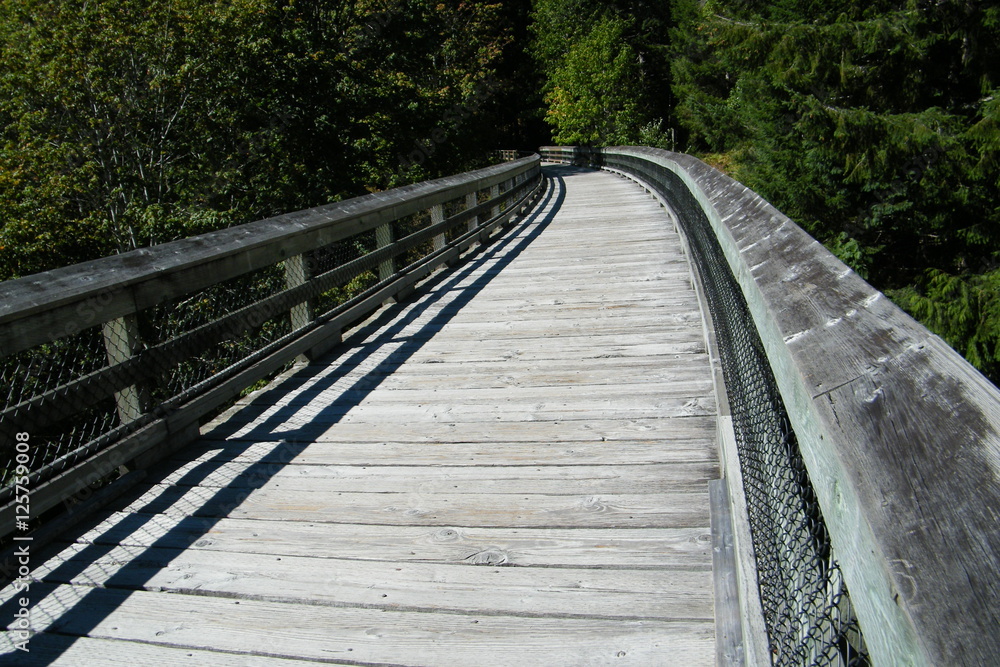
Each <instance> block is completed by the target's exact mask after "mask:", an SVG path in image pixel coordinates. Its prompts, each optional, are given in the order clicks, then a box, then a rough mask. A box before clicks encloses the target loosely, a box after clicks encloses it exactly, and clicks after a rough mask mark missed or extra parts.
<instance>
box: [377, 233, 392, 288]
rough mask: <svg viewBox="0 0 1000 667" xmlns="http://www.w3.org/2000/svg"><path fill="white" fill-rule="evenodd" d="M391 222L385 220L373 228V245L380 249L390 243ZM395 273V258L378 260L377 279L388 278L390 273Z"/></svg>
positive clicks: (390, 275)
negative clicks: (382, 223)
mask: <svg viewBox="0 0 1000 667" xmlns="http://www.w3.org/2000/svg"><path fill="white" fill-rule="evenodd" d="M392 241H393V238H392V223H391V222H387V223H385V224H384V225H379V226H378V227H377V228H376V229H375V246H376V247H377V248H378V249H379V250H381V249H382V248H385V247H386V246H390V245H392ZM394 273H396V260H395V259H394V258H392V257H390V258H389V259H387V260H385V261H383V262H380V263H379V265H378V279H379V280H380V281H381V280H388V279H389V278H391V277H392V274H394Z"/></svg>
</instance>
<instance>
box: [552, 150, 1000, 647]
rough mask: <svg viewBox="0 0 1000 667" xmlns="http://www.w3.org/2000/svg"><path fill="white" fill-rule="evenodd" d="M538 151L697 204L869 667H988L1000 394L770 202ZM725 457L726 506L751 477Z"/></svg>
mask: <svg viewBox="0 0 1000 667" xmlns="http://www.w3.org/2000/svg"><path fill="white" fill-rule="evenodd" d="M540 152H541V155H542V158H543V160H548V161H557V162H569V163H575V164H578V165H594V166H601V167H603V168H605V169H610V170H612V171H618V172H620V173H622V174H627V175H628V176H630V177H632V178H635V179H636V180H639V181H640V182H642V183H644V184H645V185H646V186H647V188H648V189H650V190H651V191H654V192H657V193H659V195H661V196H662V197H664V200H665V202H666V203H667V204H668V205H669V206H671V207H672V208H676V209H677V210H678V215H679V216H680V217H682V218H683V217H684V215H685V214H684V213H683V212H681V211H680V209H684V208H685V206H686V204H685V202H688V205H690V206H693V207H695V208H697V209H700V211H701V212H702V213H703V215H704V217H705V218H707V223H708V225H710V228H711V230H712V234H713V235H714V237H715V239H716V240H717V242H718V245H719V246H720V247H721V251H722V254H723V255H724V257H725V263H727V264H728V269H729V271H731V273H732V276H733V277H734V278H735V281H736V284H738V285H739V290H740V291H741V292H742V295H743V297H744V298H745V301H746V304H747V307H748V310H749V313H750V314H751V316H752V325H753V326H755V327H756V330H757V332H758V334H759V337H760V340H761V342H762V344H763V348H764V350H765V352H766V358H767V361H768V362H769V366H770V370H771V372H773V375H774V378H775V380H776V382H777V386H778V388H779V390H780V395H781V398H782V399H783V401H784V405H785V406H786V408H787V414H788V418H789V420H790V422H791V427H792V430H793V431H794V435H795V436H796V437H797V441H798V446H799V448H800V450H801V455H802V458H803V460H804V461H805V464H806V468H807V470H808V475H809V478H811V480H812V485H813V488H814V490H815V496H816V497H817V498H818V501H819V505H820V506H821V509H822V516H823V517H824V518H825V521H826V527H827V529H828V530H829V535H830V541H831V543H832V546H833V556H834V557H835V559H836V560H837V561H839V563H840V566H841V568H842V570H843V574H844V578H845V579H846V583H847V586H848V588H849V590H850V598H851V600H852V602H853V606H854V608H855V609H856V613H857V616H858V619H859V621H860V625H861V629H862V630H863V633H864V640H865V642H866V643H867V646H868V650H869V651H870V654H871V656H872V659H873V662H874V664H876V665H890V664H894V665H895V664H900V665H985V664H994V663H995V661H996V660H997V656H1000V632H998V630H997V629H998V628H1000V575H998V572H1000V528H998V525H1000V523H998V519H1000V391H998V389H997V387H996V386H994V385H993V384H991V383H990V382H989V381H988V380H987V379H986V378H985V377H983V376H982V375H981V374H980V373H979V372H977V371H976V370H975V369H974V368H973V367H972V366H971V365H969V364H968V363H966V362H965V361H964V360H963V359H962V358H961V357H960V356H959V355H958V354H957V353H956V352H955V351H953V350H952V349H951V348H949V347H948V346H947V345H946V344H945V343H944V342H943V341H942V340H941V339H940V338H938V337H937V336H935V335H933V334H931V333H930V332H929V331H928V330H927V329H926V328H924V327H923V326H921V325H920V324H919V323H917V322H916V321H914V320H913V319H912V318H910V317H909V316H908V315H906V314H905V313H904V312H903V311H902V310H900V309H899V308H897V307H896V306H895V305H893V304H892V303H891V302H890V301H889V300H888V299H887V298H886V297H885V296H884V295H883V294H881V293H880V292H879V291H877V290H876V289H874V288H873V287H872V286H871V285H869V284H868V283H866V282H865V281H864V280H862V279H861V278H860V277H859V276H858V275H857V274H855V273H854V272H853V271H851V270H850V269H849V268H848V267H847V266H845V265H844V264H843V263H842V262H840V261H839V260H838V259H837V258H836V257H834V256H833V255H832V254H831V253H830V252H828V251H827V250H826V249H825V248H823V247H822V246H821V245H820V244H819V243H817V242H816V241H815V240H814V239H812V238H811V237H809V236H808V235H807V234H806V233H805V232H804V231H803V230H802V229H801V228H799V227H798V226H797V225H795V224H794V223H793V222H792V221H791V220H789V219H788V218H787V217H786V216H784V215H782V214H781V213H780V212H779V211H777V210H776V209H775V208H774V207H772V206H771V205H770V204H768V203H767V202H766V201H764V200H763V199H762V198H761V197H760V196H759V195H757V194H756V193H754V192H753V191H751V190H749V189H748V188H746V187H744V186H743V185H741V184H739V183H737V182H736V181H734V180H732V179H731V178H729V177H727V176H725V175H724V174H722V173H720V172H719V171H717V170H715V169H713V168H711V167H709V166H707V165H705V164H704V163H702V162H701V161H699V160H697V159H695V158H693V157H691V156H687V155H680V154H676V153H669V152H667V151H662V150H656V149H648V148H634V147H632V148H630V147H617V148H605V149H593V150H591V149H587V148H574V147H568V148H567V147H546V148H543V149H541V151H540ZM682 223H683V220H682ZM682 227H683V224H682ZM724 439H725V438H724ZM726 449H731V448H726ZM723 453H724V459H725V461H726V475H727V477H728V478H729V480H730V491H731V492H732V491H733V490H734V486H735V487H737V490H738V487H739V486H740V474H741V471H740V466H739V463H738V460H737V457H736V456H735V455H734V454H733V453H732V452H731V451H724V452H723ZM747 502H750V500H749V499H748V500H747ZM734 504H739V503H734ZM738 520H739V519H737V521H738ZM751 583H752V582H751ZM746 584H747V582H744V591H745V592H746V591H750V594H751V595H753V594H756V590H755V589H754V587H753V586H752V585H746ZM750 641H751V642H752V641H753V639H752V638H750Z"/></svg>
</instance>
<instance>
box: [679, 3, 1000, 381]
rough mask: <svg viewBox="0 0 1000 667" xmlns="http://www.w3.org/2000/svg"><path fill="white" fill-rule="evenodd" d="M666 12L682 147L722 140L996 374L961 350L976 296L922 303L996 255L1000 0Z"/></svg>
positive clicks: (976, 275)
mask: <svg viewBox="0 0 1000 667" xmlns="http://www.w3.org/2000/svg"><path fill="white" fill-rule="evenodd" d="M675 11H676V14H677V15H678V16H682V15H683V21H682V24H681V26H680V27H679V28H678V30H677V31H675V34H676V35H677V39H676V41H675V47H676V49H677V50H676V52H675V53H676V62H675V67H674V73H675V92H676V94H677V96H678V98H679V99H680V100H681V102H680V103H679V105H678V110H677V115H678V118H679V120H680V121H681V122H682V123H683V124H684V126H685V128H686V129H687V130H688V132H689V135H688V141H689V144H690V146H691V147H692V148H694V149H696V150H703V151H709V152H720V151H724V152H726V153H727V154H728V156H729V160H730V161H731V164H732V165H733V168H734V171H735V174H736V175H737V176H738V177H739V178H740V179H741V180H743V181H744V182H746V183H747V185H749V186H750V187H752V188H754V189H755V190H757V191H759V192H760V193H761V194H763V195H764V196H765V197H766V198H768V199H769V200H770V201H772V202H773V203H774V204H775V205H776V206H777V207H778V208H780V209H781V210H783V211H784V212H786V213H788V214H789V215H790V216H792V217H793V218H794V219H796V220H797V221H799V222H800V223H801V224H803V225H804V226H805V227H806V228H807V229H808V230H809V231H810V232H811V233H813V234H814V235H815V236H817V237H818V238H819V239H820V240H821V241H823V242H824V243H826V244H827V245H828V246H829V247H830V248H831V249H832V250H833V251H834V252H835V253H836V254H838V255H839V256H840V257H841V258H842V259H843V260H845V261H846V262H847V263H849V264H850V265H852V266H853V267H854V268H855V269H856V270H858V271H859V273H861V274H862V275H864V276H866V277H867V278H869V280H870V281H871V282H872V283H873V284H875V285H876V286H877V287H879V288H880V289H883V290H887V291H888V292H889V293H890V294H896V295H898V297H899V301H900V303H901V305H904V307H908V308H909V309H910V310H911V312H914V314H917V315H918V316H921V317H923V318H924V319H925V321H926V322H927V323H928V324H933V322H934V321H937V324H935V325H933V326H932V328H935V327H936V328H935V330H937V331H940V332H945V334H943V335H946V337H947V338H948V339H949V340H950V341H953V344H955V345H956V347H957V348H958V349H960V350H963V351H965V352H966V353H968V354H969V359H970V361H972V362H973V363H975V364H977V365H979V367H980V368H982V369H983V370H985V371H987V372H988V373H990V374H992V375H993V377H994V378H996V377H998V370H1000V369H998V368H997V367H996V365H994V362H991V361H990V360H989V359H990V356H989V355H988V354H985V353H976V354H972V353H971V352H970V350H973V349H980V350H982V349H983V348H982V344H981V341H983V340H992V339H993V338H991V336H993V334H992V333H991V332H990V328H991V327H995V326H996V324H995V320H992V319H991V318H989V317H986V318H981V317H976V316H975V315H974V312H988V311H989V308H985V309H978V306H976V307H974V302H975V303H979V302H980V301H981V299H979V297H977V299H979V301H976V300H974V299H971V298H969V299H959V300H957V301H956V302H955V304H953V305H955V307H956V308H959V310H961V309H962V308H965V309H967V310H968V312H965V314H964V315H962V314H961V313H960V312H959V311H958V310H955V309H954V308H948V309H940V308H937V309H932V308H930V306H929V305H928V304H931V303H944V302H945V301H947V300H948V299H949V298H950V297H949V296H948V295H954V294H956V293H958V292H956V290H958V288H957V287H955V286H956V285H959V284H961V285H966V286H968V289H967V290H965V292H963V293H968V294H972V293H976V294H987V293H988V288H989V286H990V285H992V284H994V283H993V282H992V281H990V280H987V279H986V278H985V276H986V275H987V274H988V272H989V271H991V270H992V269H994V268H995V267H996V266H997V264H998V262H1000V254H998V251H1000V216H998V209H997V206H996V200H995V193H996V186H997V176H998V173H1000V172H998V169H997V162H996V159H995V156H996V147H997V141H998V137H1000V134H998V131H997V123H996V104H995V102H994V95H995V91H996V87H997V80H996V77H997V69H996V63H997V62H998V58H997V56H998V53H997V44H998V43H1000V34H998V29H1000V20H998V18H1000V15H998V11H1000V10H998V9H997V7H996V6H994V5H992V4H990V3H976V2H961V1H954V0H952V1H946V2H939V3H923V2H914V1H912V0H900V1H897V2H891V1H884V0H883V1H876V2H866V3H861V2H855V1H852V0H841V1H839V2H831V3H822V4H820V3H811V2H795V1H794V0H787V1H785V2H780V3H763V2H759V3H756V2H750V3H748V2H739V3H737V2H719V1H715V2H712V1H710V2H708V3H705V4H704V5H701V4H699V3H697V2H688V1H687V0H677V1H676V2H675ZM944 276H949V278H947V279H946V278H945V277H944ZM955 281H957V282H955ZM983 290H986V291H985V292H984V291H983ZM959 291H961V290H959ZM918 297H919V298H918ZM921 298H922V299H924V300H923V301H921V300H920V299H921ZM983 298H985V297H983ZM987 301H988V299H987ZM977 309H978V310H977ZM932 310H933V311H934V312H935V313H936V314H935V315H934V317H931V312H932ZM935 318H936V320H935ZM946 318H953V322H952V324H950V325H948V324H945V319H946ZM970 322H975V323H976V325H975V327H973V328H972V329H970V328H969V324H968V323H970ZM969 341H977V342H975V343H969ZM970 345H971V347H970Z"/></svg>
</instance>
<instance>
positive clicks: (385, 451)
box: [179, 428, 716, 469]
mask: <svg viewBox="0 0 1000 667" xmlns="http://www.w3.org/2000/svg"><path fill="white" fill-rule="evenodd" d="M709 430H710V429H708V428H706V429H701V430H699V431H697V432H695V433H692V434H687V435H686V434H682V433H673V434H672V437H671V438H670V439H669V440H639V439H632V440H616V441H614V442H613V444H612V445H611V446H610V447H609V446H608V445H606V444H605V441H603V440H600V438H597V439H591V440H589V441H573V440H565V441H562V442H553V441H546V442H538V441H532V440H525V441H523V442H504V441H498V440H488V441H486V442H481V443H470V442H445V441H434V442H399V441H393V440H391V439H389V440H384V441H377V440H376V441H374V442H371V441H369V442H366V441H364V440H361V441H343V442H331V443H307V442H306V441H298V442H295V441H285V442H258V441H254V440H252V439H251V440H232V441H228V442H220V441H212V440H208V439H205V440H203V441H201V442H198V443H195V444H194V445H192V446H191V447H189V448H188V449H186V450H185V452H184V453H183V454H179V455H183V456H184V459H185V460H192V461H200V462H204V461H231V460H234V459H246V460H251V461H254V462H257V463H260V464H263V465H269V466H273V467H274V468H275V469H277V468H279V467H280V466H282V465H285V464H286V463H288V462H290V461H293V460H294V461H295V462H296V463H301V464H312V465H358V466H384V465H398V464H399V463H401V462H402V461H405V462H406V463H407V464H408V465H450V466H458V465H467V466H497V465H522V466H534V465H601V464H607V463H608V462H612V463H614V464H616V465H621V464H630V465H642V464H644V463H651V464H655V463H672V462H696V461H713V462H714V461H716V456H715V452H714V450H713V449H711V448H709V447H706V446H705V441H704V437H705V434H706V433H708V432H709ZM189 457H190V458H189Z"/></svg>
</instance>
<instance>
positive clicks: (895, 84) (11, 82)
mask: <svg viewBox="0 0 1000 667" xmlns="http://www.w3.org/2000/svg"><path fill="white" fill-rule="evenodd" d="M0 87H2V93H0V280H4V279H10V278H14V277H18V276H21V275H26V274H29V273H34V272H37V271H41V270H45V269H49V268H53V267H55V266H60V265H65V264H70V263H73V262H77V261H82V260H85V259H90V258H93V257H98V256H102V255H106V254H110V253H115V252H122V251H126V250H129V249H132V248H136V247H140V246H144V245H149V244H153V243H160V242H163V241H167V240H171V239H175V238H179V237H182V236H185V235H190V234H194V233H199V232H203V231H208V230H211V229H217V228H220V227H224V226H228V225H232V224H238V223H242V222H247V221H250V220H253V219H257V218H261V217H265V216H268V215H272V214H274V213H278V212H282V211H288V210H295V209H300V208H304V207H307V206H313V205H317V204H322V203H326V202H329V201H334V200H337V199H342V198H346V197H352V196H356V195H359V194H364V193H365V192H370V191H375V190H380V189H385V188H389V187H393V186H397V185H401V184H405V183H409V182H413V181H417V180H421V179H425V178H430V177H434V176H439V175H443V174H446V173H452V172H455V171H460V170H464V169H468V168H471V167H475V166H478V165H481V164H483V163H484V162H485V161H486V160H488V159H489V156H490V154H491V151H492V150H494V149H499V148H522V149H527V148H533V147H537V146H538V145H540V144H546V143H561V144H585V145H594V146H600V145H619V144H641V145H650V146H659V147H662V148H669V149H673V150H682V151H686V152H691V153H694V154H696V155H698V156H700V157H702V158H703V159H705V160H706V161H708V162H709V163H711V164H713V165H714V166H716V167H718V168H720V169H722V170H724V171H726V172H727V173H729V174H730V175H732V176H734V177H735V178H737V179H739V180H741V181H742V182H744V183H746V184H747V185H748V186H750V187H751V188H753V189H755V190H756V191H758V192H760V193H761V194H762V195H763V196H764V197H766V198H767V199H768V200H769V201H771V202H772V203H773V204H775V205H776V206H777V207H778V208H779V209H781V210H782V211H784V212H785V213H787V214H788V215H789V216H791V217H792V218H793V219H795V220H796V221H797V222H799V223H800V224H801V225H802V226H803V227H805V228H806V229H807V230H808V231H809V232H810V233H811V234H813V235H814V236H816V237H817V238H818V239H819V240H821V241H822V242H823V243H825V244H826V245H827V246H828V247H829V248H830V249H831V250H832V251H833V252H834V253H836V254H837V255H838V256H839V257H840V258H841V259H843V260H844V261H845V262H846V263H848V264H849V265H850V266H851V267H853V268H854V269H855V270H857V271H858V272H859V273H860V274H861V275H862V276H864V277H866V278H867V279H868V280H869V281H870V282H872V283H873V284H874V285H875V286H876V287H878V288H879V289H882V290H883V291H885V292H886V293H887V294H888V295H889V296H890V297H891V298H893V299H894V300H895V301H896V302H897V303H899V304H900V305H901V306H902V307H903V308H905V309H906V310H908V311H909V312H910V313H912V314H913V315H915V316H916V317H917V318H918V319H920V320H921V321H923V322H924V323H925V324H927V326H928V327H930V328H931V329H932V330H933V331H935V332H936V333H938V334H940V335H941V336H942V337H944V338H945V339H946V340H947V341H948V342H949V343H951V344H952V345H953V346H955V347H956V349H958V350H959V351H960V352H961V353H963V354H964V355H965V356H966V358H968V359H969V361H971V362H972V363H973V364H974V365H976V366H977V367H978V368H980V369H981V370H983V371H984V372H985V373H986V374H987V375H988V376H990V377H991V379H993V381H994V382H998V381H1000V205H998V196H997V193H998V189H1000V124H998V123H1000V99H998V98H997V92H998V88H1000V4H998V3H997V2H994V1H986V0H984V1H979V2H977V1H973V0H934V1H932V0H867V1H866V2H860V1H858V0H827V1H824V2H819V1H818V0H775V1H771V2H763V1H760V0H659V1H657V0H604V1H601V0H533V1H531V0H520V1H514V2H483V1H477V0H469V1H458V0H447V1H444V2H430V1H429V0H198V1H195V0H145V1H144V2H141V3H140V2H136V1H135V0H113V1H112V0H0Z"/></svg>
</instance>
